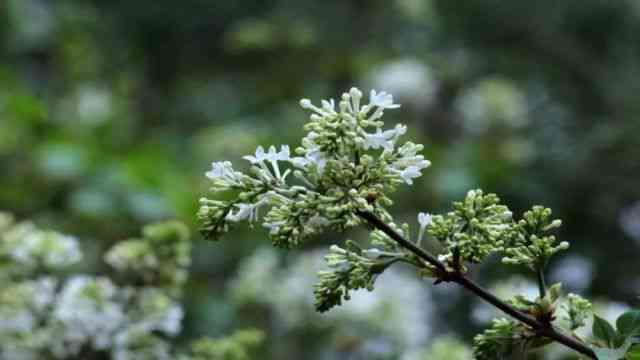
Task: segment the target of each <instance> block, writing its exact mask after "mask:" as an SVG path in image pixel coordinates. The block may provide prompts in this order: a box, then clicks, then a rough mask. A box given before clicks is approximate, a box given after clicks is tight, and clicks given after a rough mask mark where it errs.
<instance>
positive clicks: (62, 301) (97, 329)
mask: <svg viewBox="0 0 640 360" xmlns="http://www.w3.org/2000/svg"><path fill="white" fill-rule="evenodd" d="M118 295H119V294H118V289H117V288H116V286H115V285H114V284H113V283H112V282H111V280H109V279H108V278H104V277H91V276H88V275H75V276H73V277H71V278H70V279H69V280H67V282H66V284H65V285H64V287H63V288H62V291H61V293H60V295H59V296H58V299H57V302H56V304H55V306H54V310H53V321H54V323H55V325H54V326H55V327H56V328H60V330H61V331H60V339H59V342H58V343H57V345H58V346H54V348H53V349H52V351H53V352H54V353H55V354H56V355H57V356H61V357H65V356H73V355H76V354H78V352H79V351H80V349H81V347H82V345H84V344H85V343H87V342H90V343H91V344H92V345H93V346H94V348H95V349H107V348H109V347H111V346H112V338H113V335H114V334H115V332H116V330H117V329H118V328H119V327H120V326H122V325H123V321H124V320H125V315H124V313H123V309H122V305H121V304H120V303H118V301H117V300H116V299H117V296H118Z"/></svg>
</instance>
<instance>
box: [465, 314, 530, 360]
mask: <svg viewBox="0 0 640 360" xmlns="http://www.w3.org/2000/svg"><path fill="white" fill-rule="evenodd" d="M522 340H523V326H522V325H520V324H518V323H517V322H515V321H513V320H508V319H504V318H500V319H494V320H493V322H492V324H491V327H490V328H488V329H486V330H485V331H484V332H483V333H481V334H478V335H476V336H475V337H474V338H473V358H474V359H476V360H494V359H506V358H510V356H511V355H512V352H513V351H514V350H515V349H516V345H517V344H518V343H520V342H521V341H522Z"/></svg>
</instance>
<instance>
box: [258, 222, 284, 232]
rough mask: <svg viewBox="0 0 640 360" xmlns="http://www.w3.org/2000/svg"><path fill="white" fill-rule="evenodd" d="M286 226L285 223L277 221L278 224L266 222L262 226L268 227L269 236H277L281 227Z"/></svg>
mask: <svg viewBox="0 0 640 360" xmlns="http://www.w3.org/2000/svg"><path fill="white" fill-rule="evenodd" d="M282 225H284V221H276V222H272V223H269V222H266V223H263V224H262V226H264V227H266V228H267V229H269V234H270V235H273V234H277V233H278V231H280V226H282Z"/></svg>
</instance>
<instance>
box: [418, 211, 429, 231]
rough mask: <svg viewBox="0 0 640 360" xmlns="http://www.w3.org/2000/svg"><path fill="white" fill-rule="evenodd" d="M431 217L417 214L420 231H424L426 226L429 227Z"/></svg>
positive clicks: (427, 214)
mask: <svg viewBox="0 0 640 360" xmlns="http://www.w3.org/2000/svg"><path fill="white" fill-rule="evenodd" d="M431 220H432V216H431V214H429V213H423V212H421V213H418V223H419V224H420V229H424V228H426V227H427V226H429V225H431Z"/></svg>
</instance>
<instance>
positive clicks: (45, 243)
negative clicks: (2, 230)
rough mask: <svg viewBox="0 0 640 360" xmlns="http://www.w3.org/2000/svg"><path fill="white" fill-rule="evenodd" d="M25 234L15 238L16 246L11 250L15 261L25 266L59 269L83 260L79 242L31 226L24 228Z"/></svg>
mask: <svg viewBox="0 0 640 360" xmlns="http://www.w3.org/2000/svg"><path fill="white" fill-rule="evenodd" d="M23 231H24V234H20V235H22V236H18V237H16V238H15V241H16V244H15V245H14V246H13V247H12V248H11V249H10V251H9V255H10V257H11V258H12V260H13V261H15V262H18V263H21V264H24V265H29V266H32V265H35V264H36V263H38V262H39V261H41V262H42V263H43V264H44V265H46V266H50V267H54V268H59V267H64V266H69V265H72V264H74V263H77V262H78V261H80V260H81V259H82V252H81V251H80V246H79V245H78V241H77V240H76V239H75V238H74V237H71V236H66V235H62V234H59V233H57V232H53V231H40V230H37V229H35V228H33V227H31V226H25V227H24V228H23Z"/></svg>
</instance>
